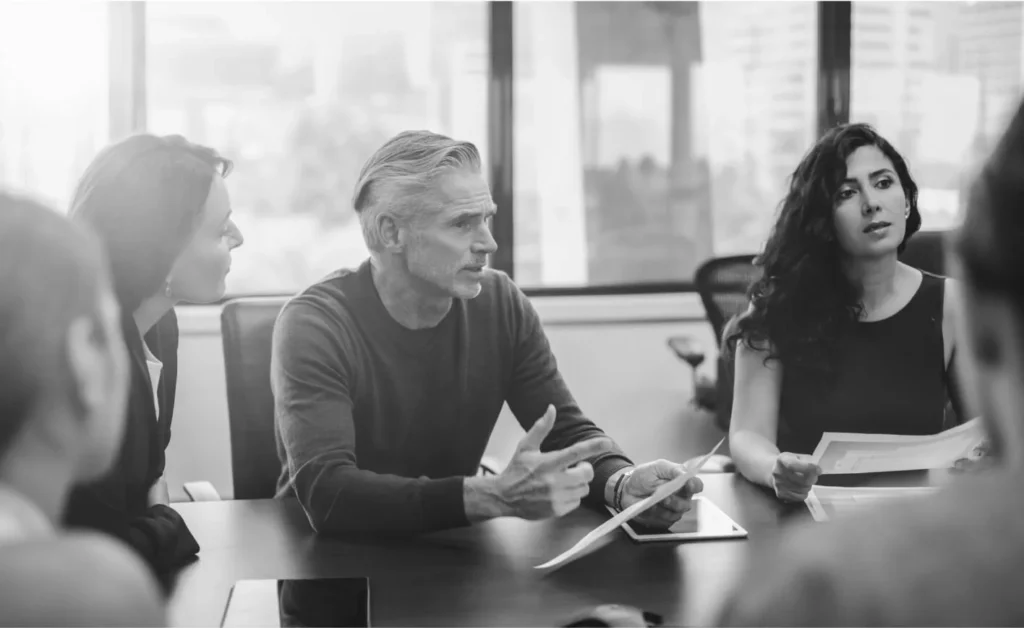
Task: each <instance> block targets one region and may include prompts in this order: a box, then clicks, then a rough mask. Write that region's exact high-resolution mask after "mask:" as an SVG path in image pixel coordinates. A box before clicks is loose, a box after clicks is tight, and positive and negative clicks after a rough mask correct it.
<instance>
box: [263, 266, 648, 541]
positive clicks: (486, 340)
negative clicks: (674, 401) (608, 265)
mask: <svg viewBox="0 0 1024 628" xmlns="http://www.w3.org/2000/svg"><path fill="white" fill-rule="evenodd" d="M482 283H483V289H482V291H481V293H480V295H479V296H478V297H476V298H475V299H469V300H463V299H455V300H454V302H453V304H452V308H451V310H450V311H449V312H448V314H447V316H446V317H445V318H444V319H443V320H442V321H441V322H440V323H439V324H438V325H437V326H436V327H433V328H429V329H419V330H411V329H408V328H406V327H403V326H402V325H400V324H399V323H398V322H397V321H395V320H394V319H393V318H392V317H391V315H390V314H389V313H388V311H387V309H386V308H385V307H384V304H383V303H382V302H381V300H380V296H379V295H378V294H377V290H376V287H375V286H374V283H373V278H372V276H371V268H370V264H369V261H367V262H364V263H363V264H362V265H361V266H360V267H359V269H358V270H355V271H352V270H341V271H338V272H335V273H333V274H332V275H330V276H328V277H327V278H325V279H324V280H322V281H320V282H319V283H317V284H315V285H313V286H311V287H310V288H308V289H307V290H305V291H304V292H303V293H301V294H300V295H299V296H297V297H295V298H294V299H292V300H291V301H290V302H289V303H288V304H287V305H286V306H285V307H284V309H283V310H282V312H281V315H280V317H279V318H278V320H277V323H276V325H275V327H274V340H273V359H272V365H271V385H272V388H273V391H274V399H275V401H274V405H275V423H276V431H277V442H278V454H279V457H280V458H281V461H282V465H283V468H282V473H281V477H280V480H279V482H278V497H287V496H291V495H295V496H297V497H298V499H299V502H300V503H301V504H302V507H303V508H304V509H305V511H306V515H307V516H308V517H309V521H310V523H311V524H312V526H313V528H314V529H315V530H316V531H317V532H321V533H330V532H352V531H379V532H393V533H418V532H427V531H431V530H438V529H444V528H452V527H457V526H464V525H468V523H469V522H468V520H467V519H466V513H465V506H464V504H463V479H464V478H465V477H466V476H472V475H475V474H476V471H477V468H478V466H479V464H480V460H481V458H482V457H483V454H484V449H485V448H486V446H487V441H488V439H489V438H490V436H491V431H492V430H493V429H494V425H495V422H496V421H497V419H498V415H499V413H500V412H501V409H502V406H503V404H504V403H505V402H506V401H507V402H508V405H509V408H510V409H511V410H512V413H513V414H514V415H515V416H516V419H517V420H518V421H519V423H520V424H521V425H522V426H523V428H524V429H529V428H530V426H532V425H533V423H534V421H536V420H537V419H538V418H540V417H541V415H543V414H544V410H545V408H547V406H548V404H552V405H554V406H555V408H556V409H557V412H558V416H557V420H556V422H555V426H554V428H553V429H552V431H551V433H550V434H549V435H548V437H547V439H546V440H545V441H544V443H543V445H542V447H541V449H542V450H543V451H551V450H556V449H562V448H565V447H567V446H569V445H571V444H573V443H576V442H579V441H582V440H586V439H589V438H593V437H597V436H604V433H603V432H602V431H601V430H600V429H599V428H598V427H597V426H596V425H594V424H593V423H592V422H591V421H589V420H588V419H586V418H585V417H584V416H583V414H582V412H581V411H580V408H579V407H578V406H577V405H576V402H575V400H574V399H573V397H572V395H571V394H570V393H569V389H568V388H567V387H566V385H565V382H564V381H563V380H562V376H561V375H560V373H559V372H558V366H557V364H556V362H555V357H554V355H553V354H552V353H551V348H550V346H549V344H548V340H547V337H546V336H545V334H544V330H543V328H542V327H541V324H540V320H539V318H538V317H537V313H536V311H535V310H534V309H533V306H532V305H531V304H530V302H529V301H528V300H527V298H526V296H525V295H524V294H523V293H522V292H521V291H520V290H519V288H518V287H517V286H516V285H515V284H513V283H512V281H511V280H510V279H509V278H508V276H507V275H505V274H504V273H501V272H498V271H493V270H486V271H485V272H484V277H483V281H482ZM590 463H591V464H592V465H593V466H594V479H593V481H592V482H591V485H590V494H589V496H588V500H590V501H592V502H593V503H602V502H603V500H604V486H605V484H606V483H607V481H608V478H609V477H610V476H611V475H612V474H613V473H615V471H617V470H618V469H621V468H622V467H624V466H627V465H629V464H631V462H630V461H629V459H628V458H626V457H625V456H624V455H623V454H622V452H621V451H620V450H618V449H617V448H616V449H615V450H614V451H613V452H612V453H606V454H603V455H601V456H599V457H597V458H595V459H592V460H590Z"/></svg>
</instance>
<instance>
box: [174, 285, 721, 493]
mask: <svg viewBox="0 0 1024 628" xmlns="http://www.w3.org/2000/svg"><path fill="white" fill-rule="evenodd" d="M533 303H534V304H535V306H536V307H537V310H538V312H539V314H540V316H541V319H542V320H543V321H544V325H545V329H546V331H547V334H548V338H549V339H550V341H551V345H552V348H553V349H554V352H555V355H556V357H557V358H558V361H559V366H560V368H561V370H562V373H563V375H564V377H565V379H566V381H567V382H568V384H569V386H570V389H571V390H572V391H573V394H574V395H575V396H576V399H577V401H578V402H579V404H580V406H581V407H582V408H583V410H584V412H586V413H587V414H588V415H589V416H590V417H591V418H592V419H593V420H594V421H595V422H596V423H597V424H598V425H600V426H601V427H602V428H603V429H604V430H605V431H606V432H608V433H609V435H611V436H612V437H613V438H615V439H616V441H617V442H618V443H619V444H620V445H621V446H622V447H623V448H624V449H625V450H626V451H627V453H629V454H630V455H632V456H634V457H635V458H637V459H641V460H646V459H651V458H656V457H668V456H670V454H671V453H672V452H678V451H680V450H681V449H680V442H679V439H689V438H693V433H694V430H697V431H698V432H699V431H702V430H703V431H705V432H706V431H707V430H708V429H709V428H708V426H707V425H697V426H695V425H692V423H693V422H695V421H698V420H701V421H704V422H705V423H707V419H706V418H700V417H698V416H695V414H694V412H693V411H692V409H690V408H689V407H688V405H689V400H690V398H691V395H692V388H691V383H690V368H689V366H688V365H686V364H683V363H682V362H680V361H679V360H678V359H677V358H676V357H675V355H674V354H673V353H672V352H671V351H670V350H669V349H668V347H667V346H666V344H665V340H666V339H667V338H668V337H669V336H672V335H677V334H690V335H693V336H695V337H697V338H698V339H699V340H700V341H701V342H702V343H703V345H704V346H705V347H706V348H707V352H708V358H707V360H706V361H705V363H704V365H703V366H702V367H701V370H702V371H704V372H706V373H708V374H709V375H712V373H713V368H714V356H715V353H716V351H715V343H714V338H713V335H712V331H711V326H710V325H709V324H708V323H707V322H706V321H705V319H704V310H703V307H702V306H701V304H700V301H699V299H698V298H697V295H695V294H686V295H680V294H668V295H636V296H601V297H539V298H535V299H533ZM179 323H180V326H181V340H180V345H179V366H178V393H177V394H178V397H177V399H176V403H175V413H174V430H173V434H172V438H171V445H170V447H169V449H168V452H167V471H166V477H167V479H168V483H169V485H170V487H171V497H172V499H184V492H183V491H182V489H181V485H182V483H183V482H186V481H193V480H208V481H210V482H212V483H213V485H214V486H215V487H216V488H217V490H218V491H219V492H220V494H221V495H222V496H223V497H225V498H229V497H231V495H232V486H231V457H230V456H231V447H230V439H229V436H228V417H227V395H226V387H225V381H224V356H223V352H222V349H221V337H220V311H219V308H216V307H185V308H180V309H179ZM710 429H713V428H710ZM521 435H522V429H521V428H520V427H519V425H518V424H517V423H516V422H515V419H514V418H513V417H512V415H511V413H509V412H508V408H507V407H506V408H505V411H504V412H503V413H502V415H501V417H500V418H499V420H498V425H497V427H496V428H495V431H494V435H493V437H492V438H491V443H490V445H489V446H488V451H487V454H488V455H489V456H493V457H495V458H497V459H498V460H499V461H500V462H502V463H504V462H505V461H506V460H507V458H508V456H509V455H510V453H511V452H512V450H513V449H514V448H515V445H516V443H517V442H518V439H519V437H520V436H521ZM689 449H690V447H685V446H684V447H683V450H689ZM692 450H693V455H696V454H697V453H700V450H701V445H699V444H695V445H694V446H693V448H692Z"/></svg>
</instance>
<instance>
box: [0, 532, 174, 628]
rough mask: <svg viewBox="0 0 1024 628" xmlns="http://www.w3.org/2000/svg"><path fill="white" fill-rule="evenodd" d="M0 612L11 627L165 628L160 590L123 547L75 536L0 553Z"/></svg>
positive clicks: (94, 535) (98, 536)
mask: <svg viewBox="0 0 1024 628" xmlns="http://www.w3.org/2000/svg"><path fill="white" fill-rule="evenodd" d="M0 608H2V609H3V613H0V616H2V620H3V623H4V624H6V625H13V626H47V625H49V626H53V625H58V626H164V625H167V618H166V610H165V607H164V601H163V599H162V596H161V594H160V589H159V585H158V583H157V582H156V579H155V578H154V576H153V574H152V572H151V571H150V570H149V568H148V567H147V566H146V564H145V563H144V562H143V561H142V559H141V558H139V557H138V556H137V555H136V554H135V553H134V552H132V551H131V549H129V548H128V547H127V546H126V545H124V544H123V543H121V542H119V541H117V540H116V539H113V538H111V537H108V536H106V535H102V534H99V533H93V532H87V533H86V532H73V533H69V534H65V535H60V536H55V537H50V538H47V539H34V540H31V541H26V542H23V543H17V544H12V545H5V546H3V547H2V548H0Z"/></svg>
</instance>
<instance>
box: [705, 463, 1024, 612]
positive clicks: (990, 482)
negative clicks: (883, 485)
mask: <svg viewBox="0 0 1024 628" xmlns="http://www.w3.org/2000/svg"><path fill="white" fill-rule="evenodd" d="M1021 493H1022V491H1021V490H1020V481H1019V478H1017V477H1014V475H1013V474H1008V473H1003V474H997V473H995V472H989V473H983V474H979V475H977V476H964V477H960V478H957V479H956V480H955V481H954V482H953V483H952V484H951V485H950V486H947V487H946V488H944V489H943V490H941V491H939V492H938V493H936V494H934V495H930V496H927V497H920V498H908V500H907V501H906V502H905V503H901V504H898V505H890V504H886V505H885V506H879V507H874V508H868V509H866V510H864V511H863V512H860V513H856V514H853V515H850V516H847V517H843V518H841V519H837V520H835V521H829V522H825V523H813V522H807V523H802V524H799V525H796V526H794V527H793V528H792V529H790V530H787V531H786V532H785V533H784V534H783V535H782V538H781V540H780V542H779V543H777V544H762V545H761V546H760V547H759V548H758V549H757V550H756V551H755V553H754V555H753V556H751V560H750V562H749V564H748V565H747V567H748V569H746V570H744V571H743V572H742V574H743V575H742V576H741V577H740V580H741V582H740V583H739V586H738V587H737V588H736V589H735V590H734V591H733V592H732V594H731V597H730V599H729V601H728V602H727V603H726V605H725V606H724V607H723V615H722V616H721V617H720V623H721V624H724V625H741V626H746V625H803V624H819V625H824V624H836V623H849V624H855V625H881V624H893V625H896V624H898V625H903V624H908V625H953V624H955V625H1002V624H1006V623H1011V624H1014V625H1024V596H1021V595H1020V590H1021V586H1022V585H1024V569H1022V567H1021V565H1024V526H1022V525H1021V524H1020V521H1021V518H1022V516H1024V496H1022V494H1021Z"/></svg>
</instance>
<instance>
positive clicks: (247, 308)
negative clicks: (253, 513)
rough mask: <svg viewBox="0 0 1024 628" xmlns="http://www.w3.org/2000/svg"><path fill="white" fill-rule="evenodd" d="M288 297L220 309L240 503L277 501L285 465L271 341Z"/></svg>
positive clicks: (238, 302)
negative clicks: (272, 385) (278, 428)
mask: <svg viewBox="0 0 1024 628" xmlns="http://www.w3.org/2000/svg"><path fill="white" fill-rule="evenodd" d="M287 301H288V298H287V297H247V298H240V299H233V300H231V301H228V302H227V303H225V304H224V307H223V309H222V311H221V315H220V322H221V334H222V339H223V346H224V369H225V375H226V379H227V388H228V421H229V424H230V431H231V472H232V474H233V477H234V482H233V484H234V492H235V499H264V498H269V497H273V496H274V493H275V491H276V488H277V478H278V476H279V475H280V474H281V463H280V462H279V461H278V458H277V444H276V441H275V437H274V396H273V394H272V393H271V391H270V341H271V336H272V334H273V331H274V322H275V321H276V320H277V315H278V314H279V313H280V312H281V308H282V307H284V304H285V303H286V302H287Z"/></svg>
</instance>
